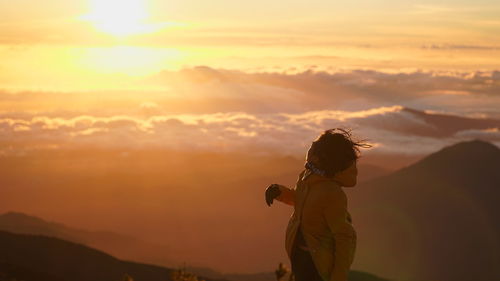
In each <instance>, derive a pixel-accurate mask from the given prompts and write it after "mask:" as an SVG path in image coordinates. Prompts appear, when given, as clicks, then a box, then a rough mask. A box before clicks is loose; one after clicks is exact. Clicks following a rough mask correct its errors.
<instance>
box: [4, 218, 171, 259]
mask: <svg viewBox="0 0 500 281" xmlns="http://www.w3.org/2000/svg"><path fill="white" fill-rule="evenodd" d="M0 230H5V231H9V232H14V233H23V234H39V235H45V236H51V237H56V238H60V239H63V240H68V241H72V242H75V243H80V244H85V245H87V246H89V247H92V248H96V249H100V250H103V251H105V252H107V253H110V254H111V255H113V256H116V257H119V258H122V259H127V260H134V261H141V262H148V263H155V264H162V265H172V264H174V261H172V259H171V258H170V257H169V253H171V251H170V250H169V248H168V247H167V246H165V245H161V244H154V243H149V242H145V241H142V240H140V239H137V238H134V237H130V236H126V235H122V234H117V233H113V232H109V231H87V230H83V229H77V228H72V227H68V226H66V225H64V224H61V223H55V222H49V221H45V220H43V219H41V218H37V217H34V216H30V215H27V214H24V213H19V212H7V213H4V214H2V215H0Z"/></svg>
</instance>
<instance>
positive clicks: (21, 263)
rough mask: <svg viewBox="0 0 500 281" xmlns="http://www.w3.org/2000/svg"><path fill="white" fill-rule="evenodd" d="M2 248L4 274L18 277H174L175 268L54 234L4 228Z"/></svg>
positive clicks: (78, 280)
mask: <svg viewBox="0 0 500 281" xmlns="http://www.w3.org/2000/svg"><path fill="white" fill-rule="evenodd" d="M0 249H2V251H0V261H1V263H0V272H1V274H3V275H10V276H12V275H13V274H15V275H18V276H15V277H16V279H18V278H26V277H23V276H28V277H30V276H42V277H41V278H40V280H44V279H45V280H49V279H47V278H49V277H47V276H53V277H55V278H54V279H52V281H55V280H68V281H69V280H71V281H90V280H92V281H100V280H101V281H113V280H116V281H119V280H123V279H124V276H126V275H129V276H131V277H132V278H133V279H134V280H136V281H156V280H158V281H160V280H171V279H170V278H169V273H170V272H171V271H172V269H169V268H165V267H160V266H153V265H147V264H141V263H135V262H129V261H123V260H119V259H117V258H115V257H113V256H110V255H108V254H106V253H104V252H101V251H98V250H95V249H92V248H89V247H87V246H84V245H81V244H77V243H73V242H69V241H65V240H61V239H57V238H53V237H47V236H41V235H26V234H14V233H10V232H5V231H0ZM5 265H7V266H5ZM0 276H1V275H0ZM28 279H29V278H26V280H28ZM203 279H205V280H207V281H210V280H214V279H209V278H203ZM31 280H37V279H31ZM40 280H37V281H40Z"/></svg>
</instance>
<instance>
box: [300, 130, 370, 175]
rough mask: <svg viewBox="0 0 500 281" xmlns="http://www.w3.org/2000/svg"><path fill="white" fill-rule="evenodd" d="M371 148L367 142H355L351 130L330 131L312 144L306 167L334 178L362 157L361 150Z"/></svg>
mask: <svg viewBox="0 0 500 281" xmlns="http://www.w3.org/2000/svg"><path fill="white" fill-rule="evenodd" d="M369 147H371V145H370V144H368V143H366V140H353V138H352V134H351V130H349V129H344V128H334V129H329V130H326V131H324V132H323V133H322V134H321V135H320V136H319V137H318V138H316V140H315V141H313V143H312V144H311V147H310V148H309V151H308V152H307V158H306V164H305V167H306V168H308V169H310V170H312V171H313V172H315V173H318V174H321V175H324V176H333V175H335V174H336V173H338V172H340V171H343V170H345V169H347V168H348V167H349V166H350V165H351V164H352V163H353V162H354V161H356V160H357V159H358V158H359V157H360V150H359V148H369Z"/></svg>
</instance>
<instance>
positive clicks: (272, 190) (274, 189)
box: [266, 183, 281, 207]
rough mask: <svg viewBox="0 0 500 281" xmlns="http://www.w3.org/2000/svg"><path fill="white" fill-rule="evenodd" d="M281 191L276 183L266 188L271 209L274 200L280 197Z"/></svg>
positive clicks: (267, 201) (267, 200)
mask: <svg viewBox="0 0 500 281" xmlns="http://www.w3.org/2000/svg"><path fill="white" fill-rule="evenodd" d="M280 194H281V190H280V188H279V185H278V184H276V183H273V184H271V185H270V186H268V187H267V188H266V203H267V205H268V206H269V207H271V204H273V200H274V199H276V197H278V196H280Z"/></svg>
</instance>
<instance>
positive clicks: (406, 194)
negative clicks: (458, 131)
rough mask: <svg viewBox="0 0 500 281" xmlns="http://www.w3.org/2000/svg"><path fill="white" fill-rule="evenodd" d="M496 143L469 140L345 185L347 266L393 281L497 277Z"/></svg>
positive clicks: (499, 185) (499, 194) (499, 176)
mask: <svg viewBox="0 0 500 281" xmlns="http://www.w3.org/2000/svg"><path fill="white" fill-rule="evenodd" d="M499 168H500V149H499V148H498V147H496V146H495V145H493V144H491V143H488V142H484V141H479V140H474V141H468V142H461V143H457V144H454V145H451V146H448V147H445V148H443V149H442V150H440V151H438V152H436V153H433V154H431V155H429V156H427V157H425V158H424V159H422V160H420V161H418V162H417V163H415V164H413V165H411V166H408V167H406V168H403V169H400V170H398V171H396V172H394V173H392V174H390V175H386V176H382V177H379V178H376V179H373V180H371V181H367V182H364V183H361V184H359V185H358V186H356V188H354V189H346V193H348V197H349V198H350V201H349V204H350V207H349V208H350V211H351V214H352V217H353V222H354V225H355V228H356V230H357V233H358V239H359V243H358V248H357V249H358V250H357V253H356V255H357V256H356V259H355V262H354V264H353V268H357V269H362V270H364V271H368V272H373V273H376V274H379V275H382V276H387V277H389V278H392V279H395V280H421V281H426V280H440V281H461V280H464V281H466V280H475V281H491V280H500V271H499V269H498V265H499V264H500V223H499V222H500V205H498V199H499V198H500V173H499V171H500V170H499Z"/></svg>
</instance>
